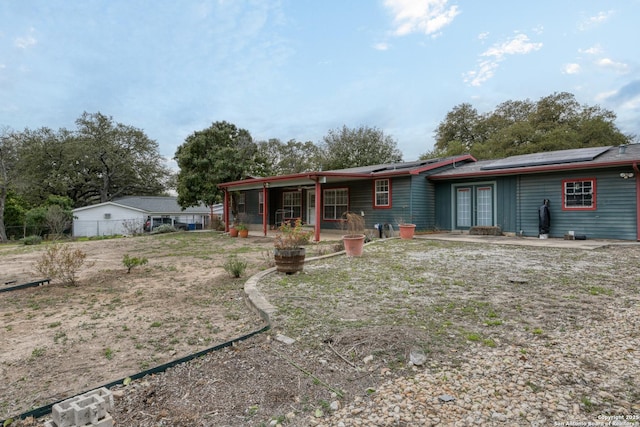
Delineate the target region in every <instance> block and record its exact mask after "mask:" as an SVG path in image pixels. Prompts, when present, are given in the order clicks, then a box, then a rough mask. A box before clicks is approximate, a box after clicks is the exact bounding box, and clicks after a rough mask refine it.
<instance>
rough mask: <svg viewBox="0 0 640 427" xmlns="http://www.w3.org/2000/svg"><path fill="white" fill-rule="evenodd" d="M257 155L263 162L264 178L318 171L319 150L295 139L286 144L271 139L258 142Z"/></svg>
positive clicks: (320, 164)
mask: <svg viewBox="0 0 640 427" xmlns="http://www.w3.org/2000/svg"><path fill="white" fill-rule="evenodd" d="M257 144H258V155H259V157H260V158H261V159H262V160H263V161H264V165H265V170H264V171H263V172H262V175H264V176H274V175H288V174H294V173H298V172H309V171H316V170H319V169H320V168H321V166H322V163H321V150H320V148H319V147H318V146H317V145H315V144H314V143H313V142H311V141H307V142H300V141H296V140H295V139H292V140H289V141H287V142H286V143H283V142H281V141H280V140H279V139H275V138H272V139H270V140H268V141H259V142H258V143H257Z"/></svg>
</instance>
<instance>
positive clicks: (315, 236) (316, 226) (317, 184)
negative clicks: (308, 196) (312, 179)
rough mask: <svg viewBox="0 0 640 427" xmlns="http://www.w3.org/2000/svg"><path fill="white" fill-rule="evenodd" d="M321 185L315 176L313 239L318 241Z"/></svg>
mask: <svg viewBox="0 0 640 427" xmlns="http://www.w3.org/2000/svg"><path fill="white" fill-rule="evenodd" d="M321 187H322V185H321V184H320V179H319V178H316V188H315V191H316V224H315V235H314V237H313V238H314V240H315V241H316V242H319V241H320V221H321V220H322V217H321V216H320V215H321V213H322V209H321V208H322V206H321V203H320V202H321V199H320V195H321V191H320V189H321Z"/></svg>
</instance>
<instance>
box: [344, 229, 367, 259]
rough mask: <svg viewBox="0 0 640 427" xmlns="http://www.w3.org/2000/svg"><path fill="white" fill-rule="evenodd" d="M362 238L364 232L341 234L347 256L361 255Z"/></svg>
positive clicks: (362, 247)
mask: <svg viewBox="0 0 640 427" xmlns="http://www.w3.org/2000/svg"><path fill="white" fill-rule="evenodd" d="M364 238H365V235H364V234H350V235H346V236H342V241H343V243H344V251H345V252H346V253H347V256H362V251H363V249H364Z"/></svg>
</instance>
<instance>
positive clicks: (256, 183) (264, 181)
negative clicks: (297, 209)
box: [228, 176, 371, 191]
mask: <svg viewBox="0 0 640 427" xmlns="http://www.w3.org/2000/svg"><path fill="white" fill-rule="evenodd" d="M365 179H371V177H354V176H321V177H318V181H319V182H320V183H321V184H337V183H341V182H347V181H359V180H365ZM315 184H316V180H315V177H314V178H311V177H309V176H305V177H296V178H286V179H280V178H278V177H271V178H258V179H254V180H246V181H244V182H239V183H234V185H233V186H229V187H228V188H229V190H230V191H246V190H258V189H262V188H263V187H267V188H284V187H309V186H314V185H315Z"/></svg>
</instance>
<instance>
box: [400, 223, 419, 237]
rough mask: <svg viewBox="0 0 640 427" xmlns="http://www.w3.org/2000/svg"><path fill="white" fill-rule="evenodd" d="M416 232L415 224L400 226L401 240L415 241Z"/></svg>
mask: <svg viewBox="0 0 640 427" xmlns="http://www.w3.org/2000/svg"><path fill="white" fill-rule="evenodd" d="M415 232H416V225H415V224H402V225H400V238H401V239H407V240H409V239H413V235H414V234H415Z"/></svg>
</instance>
